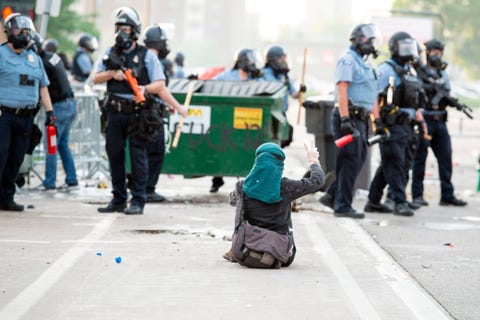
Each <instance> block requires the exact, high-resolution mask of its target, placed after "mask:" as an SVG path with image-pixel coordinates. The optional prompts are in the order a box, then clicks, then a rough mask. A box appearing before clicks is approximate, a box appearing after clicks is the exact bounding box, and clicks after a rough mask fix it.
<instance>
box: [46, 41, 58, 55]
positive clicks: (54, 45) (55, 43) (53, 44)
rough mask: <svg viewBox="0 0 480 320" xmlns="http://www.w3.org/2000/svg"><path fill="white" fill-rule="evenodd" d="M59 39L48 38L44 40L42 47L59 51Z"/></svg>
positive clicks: (55, 51) (47, 50)
mask: <svg viewBox="0 0 480 320" xmlns="http://www.w3.org/2000/svg"><path fill="white" fill-rule="evenodd" d="M58 45H59V44H58V41H57V40H56V39H53V38H51V39H47V40H45V41H44V42H43V46H42V49H43V50H44V51H46V52H50V53H57V51H58Z"/></svg>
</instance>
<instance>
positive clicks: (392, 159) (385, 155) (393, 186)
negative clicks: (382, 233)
mask: <svg viewBox="0 0 480 320" xmlns="http://www.w3.org/2000/svg"><path fill="white" fill-rule="evenodd" d="M388 48H389V51H390V55H391V57H390V59H388V60H387V61H386V62H384V63H382V64H381V65H380V66H379V67H378V69H377V75H378V88H379V91H381V90H384V89H386V90H387V93H386V94H383V95H382V96H383V99H384V100H383V101H382V102H381V103H380V105H381V106H382V108H381V110H380V108H379V106H378V104H377V106H376V107H375V108H374V110H373V114H374V116H375V124H376V132H375V133H376V134H385V132H386V130H388V131H389V133H390V137H389V138H388V139H386V140H384V141H383V142H380V154H381V157H382V162H381V164H380V166H379V167H378V169H377V171H376V172H375V176H374V178H373V180H372V183H371V185H370V192H369V195H368V197H369V203H367V206H366V208H365V209H366V211H370V210H367V209H368V207H370V206H374V205H375V206H382V205H381V204H379V202H380V199H381V196H382V193H383V188H384V187H385V182H386V183H387V184H388V185H389V188H390V191H391V196H392V200H393V201H394V203H395V205H394V211H393V213H394V214H396V215H401V216H412V215H413V214H414V213H413V210H412V209H411V208H410V206H409V205H408V202H407V199H406V195H405V189H406V184H407V176H406V168H405V166H406V164H407V163H408V162H407V154H408V151H409V141H410V140H411V139H412V134H413V131H412V129H411V123H412V121H413V120H414V119H415V116H416V114H417V109H418V107H419V106H420V105H422V104H423V103H424V101H421V92H422V84H421V81H420V79H419V78H418V77H417V76H416V73H413V74H412V72H414V69H413V68H412V67H411V63H413V61H414V59H415V57H416V56H417V55H418V49H417V43H416V41H415V39H413V38H412V37H411V36H410V35H409V34H408V33H406V32H403V31H401V32H397V33H395V34H394V35H392V37H391V38H390V40H389V42H388ZM390 79H393V88H389V85H391V84H392V83H391V82H390ZM388 90H392V91H391V92H392V94H393V100H392V101H391V102H390V101H388V98H387V97H388V95H389V94H388ZM379 211H380V210H379Z"/></svg>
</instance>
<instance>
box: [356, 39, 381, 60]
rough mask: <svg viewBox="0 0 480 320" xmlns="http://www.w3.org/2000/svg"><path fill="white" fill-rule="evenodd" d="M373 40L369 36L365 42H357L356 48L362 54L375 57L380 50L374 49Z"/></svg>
mask: <svg viewBox="0 0 480 320" xmlns="http://www.w3.org/2000/svg"><path fill="white" fill-rule="evenodd" d="M373 42H374V39H373V38H370V39H368V41H367V42H363V43H359V44H358V50H359V51H360V53H361V54H362V55H365V56H367V55H369V54H371V55H372V56H373V58H374V59H376V58H377V57H378V55H379V54H380V52H379V51H378V50H377V49H375V44H374V43H373Z"/></svg>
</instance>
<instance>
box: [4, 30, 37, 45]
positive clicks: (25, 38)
mask: <svg viewBox="0 0 480 320" xmlns="http://www.w3.org/2000/svg"><path fill="white" fill-rule="evenodd" d="M31 40H32V36H31V35H30V31H28V30H21V31H20V33H19V34H18V35H16V36H15V35H13V34H11V35H9V36H8V42H10V43H11V44H12V45H13V48H15V49H25V48H26V47H27V46H28V44H29V43H30V41H31Z"/></svg>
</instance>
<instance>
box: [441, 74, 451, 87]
mask: <svg viewBox="0 0 480 320" xmlns="http://www.w3.org/2000/svg"><path fill="white" fill-rule="evenodd" d="M442 77H443V78H445V89H446V90H448V91H451V90H452V86H451V84H450V77H449V76H448V74H447V73H446V72H445V71H444V70H442Z"/></svg>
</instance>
